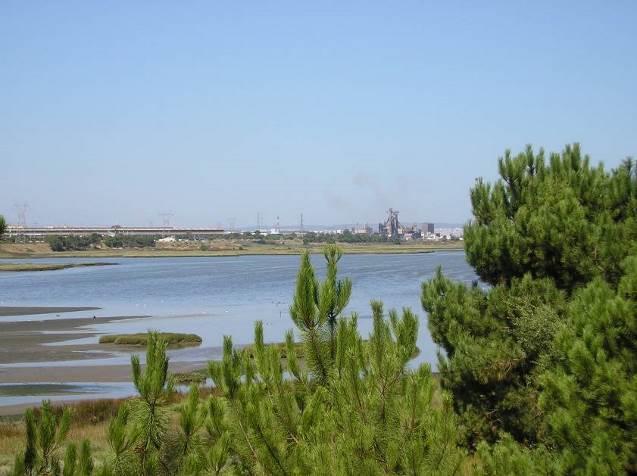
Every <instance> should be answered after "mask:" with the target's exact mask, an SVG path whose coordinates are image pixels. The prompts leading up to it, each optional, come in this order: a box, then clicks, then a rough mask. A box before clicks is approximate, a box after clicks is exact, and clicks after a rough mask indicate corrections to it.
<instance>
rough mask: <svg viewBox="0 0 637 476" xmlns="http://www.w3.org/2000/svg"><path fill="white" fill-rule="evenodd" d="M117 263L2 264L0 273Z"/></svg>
mask: <svg viewBox="0 0 637 476" xmlns="http://www.w3.org/2000/svg"><path fill="white" fill-rule="evenodd" d="M115 264H117V263H2V264H0V271H55V270H58V269H67V268H85V267H88V266H109V265H115Z"/></svg>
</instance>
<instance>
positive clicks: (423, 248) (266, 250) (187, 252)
mask: <svg viewBox="0 0 637 476" xmlns="http://www.w3.org/2000/svg"><path fill="white" fill-rule="evenodd" d="M337 245H338V246H339V247H341V249H342V250H343V252H344V253H345V254H420V253H434V252H439V251H462V250H463V249H464V242H462V241H457V242H449V243H447V244H444V245H443V244H439V243H437V244H435V245H434V244H429V243H417V244H412V243H401V244H394V243H387V244H385V243H369V244H365V243H357V244H350V243H337ZM323 246H324V244H313V245H309V246H304V245H297V244H295V243H293V244H290V245H285V244H283V245H250V246H246V245H236V247H235V248H219V249H210V250H199V249H180V248H127V249H110V248H109V249H97V250H96V249H92V250H86V251H59V252H53V251H41V250H37V251H36V250H35V249H30V248H29V247H28V246H24V251H22V250H21V249H20V248H17V247H16V246H15V245H14V246H13V247H12V249H10V250H9V249H7V246H2V245H0V258H10V259H32V258H180V257H218V256H221V257H224V256H225V257H227V256H270V255H299V254H301V253H303V252H305V251H309V252H310V253H312V254H321V253H323ZM104 264H107V263H104ZM78 265H82V264H78ZM87 265H90V264H88V263H87V264H84V266H87ZM0 266H2V265H0Z"/></svg>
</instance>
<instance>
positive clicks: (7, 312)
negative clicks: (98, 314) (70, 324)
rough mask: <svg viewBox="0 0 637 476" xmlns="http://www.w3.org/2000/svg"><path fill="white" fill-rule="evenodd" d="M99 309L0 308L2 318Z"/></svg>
mask: <svg viewBox="0 0 637 476" xmlns="http://www.w3.org/2000/svg"><path fill="white" fill-rule="evenodd" d="M97 309H100V308H99V307H68V306H66V307H38V306H0V317H3V316H32V315H37V314H61V313H64V312H78V311H95V310H97Z"/></svg>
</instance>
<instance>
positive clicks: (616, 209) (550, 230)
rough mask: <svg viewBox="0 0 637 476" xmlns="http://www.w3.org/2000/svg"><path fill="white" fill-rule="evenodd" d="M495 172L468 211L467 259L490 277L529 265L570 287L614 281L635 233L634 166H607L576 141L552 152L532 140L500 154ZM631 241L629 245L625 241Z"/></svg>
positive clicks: (508, 275) (505, 277)
mask: <svg viewBox="0 0 637 476" xmlns="http://www.w3.org/2000/svg"><path fill="white" fill-rule="evenodd" d="M498 167H499V172H500V177H501V178H500V180H498V181H497V182H496V183H495V184H493V185H492V184H490V183H485V182H484V181H483V180H482V179H478V181H477V183H476V186H475V187H474V188H473V189H472V190H471V203H472V206H473V215H474V219H473V221H472V222H471V223H469V224H468V225H467V226H465V230H464V238H465V250H466V254H467V260H468V261H469V263H470V264H471V265H473V266H474V267H475V269H476V272H477V273H478V275H479V276H480V277H481V278H482V279H483V280H485V281H486V282H488V283H490V284H494V285H495V284H498V283H502V282H504V283H509V282H510V281H511V279H512V278H514V277H518V278H519V277H522V276H523V275H525V274H527V273H530V274H531V276H533V277H538V278H543V277H549V278H552V279H553V280H554V282H555V284H556V285H557V286H558V287H559V288H560V289H565V290H567V291H569V292H570V291H571V290H573V289H574V288H576V287H578V286H582V285H584V284H586V283H587V282H589V281H590V280H591V279H593V278H594V277H595V276H602V277H604V278H606V279H607V280H609V281H610V282H614V283H616V281H617V279H618V277H619V276H620V275H621V269H620V263H621V262H622V260H623V259H624V258H625V257H626V256H628V254H630V249H631V248H632V249H634V246H630V245H634V242H635V239H636V238H637V223H636V218H637V192H636V190H637V167H636V165H635V163H634V162H633V161H632V160H626V161H625V162H624V163H623V164H622V165H621V166H620V167H619V168H617V169H616V170H613V171H611V172H610V173H607V172H605V171H604V169H603V167H602V166H601V165H600V166H598V167H592V166H591V165H590V158H589V157H588V156H584V155H582V153H581V151H580V147H579V145H577V144H575V145H573V146H567V147H566V148H565V149H564V151H563V152H562V154H551V156H550V157H549V160H548V163H547V161H546V160H545V154H544V151H543V150H542V149H540V152H539V153H538V154H535V153H534V152H533V150H532V149H531V147H530V146H529V147H527V149H526V151H525V152H523V153H521V154H519V155H517V156H516V157H513V156H512V155H511V153H510V152H509V151H507V152H506V153H505V155H504V157H503V158H501V159H500V160H499V162H498ZM628 244H630V245H628Z"/></svg>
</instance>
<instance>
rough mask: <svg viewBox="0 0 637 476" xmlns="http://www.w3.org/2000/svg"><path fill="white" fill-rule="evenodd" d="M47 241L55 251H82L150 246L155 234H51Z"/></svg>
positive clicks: (153, 242) (153, 244)
mask: <svg viewBox="0 0 637 476" xmlns="http://www.w3.org/2000/svg"><path fill="white" fill-rule="evenodd" d="M46 241H47V243H49V246H50V247H51V250H53V251H82V250H88V249H90V248H95V247H96V246H97V245H103V246H106V247H108V248H150V247H154V246H155V237H153V236H141V235H136V236H128V235H123V236H108V237H106V238H102V237H101V236H100V235H98V234H97V233H93V234H92V235H88V236H49V237H47V240H46Z"/></svg>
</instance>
